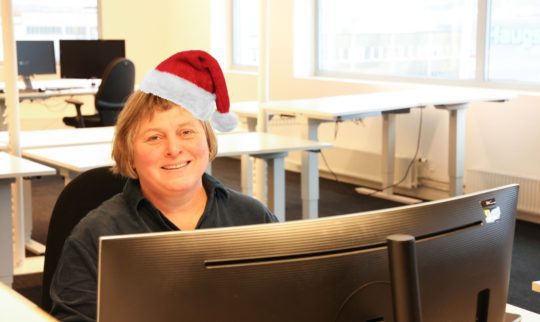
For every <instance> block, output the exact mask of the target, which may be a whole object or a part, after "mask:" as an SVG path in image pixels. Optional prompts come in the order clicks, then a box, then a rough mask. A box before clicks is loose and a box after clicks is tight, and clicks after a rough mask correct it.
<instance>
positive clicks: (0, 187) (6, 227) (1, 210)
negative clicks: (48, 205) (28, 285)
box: [0, 179, 14, 286]
mask: <svg viewBox="0 0 540 322" xmlns="http://www.w3.org/2000/svg"><path fill="white" fill-rule="evenodd" d="M12 182H13V179H0V229H1V233H0V282H2V283H5V284H6V285H9V286H11V284H13V264H14V263H13V231H12V230H13V220H12V214H11V183H12Z"/></svg>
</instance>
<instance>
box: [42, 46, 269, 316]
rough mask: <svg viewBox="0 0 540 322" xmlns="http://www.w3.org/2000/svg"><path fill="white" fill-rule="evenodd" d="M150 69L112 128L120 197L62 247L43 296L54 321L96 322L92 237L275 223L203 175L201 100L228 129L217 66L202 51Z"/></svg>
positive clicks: (206, 151) (210, 153)
mask: <svg viewBox="0 0 540 322" xmlns="http://www.w3.org/2000/svg"><path fill="white" fill-rule="evenodd" d="M156 70H157V72H156V71H152V72H150V73H149V74H148V75H147V76H146V78H145V79H144V80H143V82H142V83H141V89H140V90H138V91H136V92H134V93H133V94H132V95H131V97H130V98H129V99H128V101H127V102H126V105H125V107H124V109H123V110H122V112H121V114H120V116H119V118H118V122H117V125H116V135H115V139H114V143H113V153H112V154H113V158H114V160H115V162H116V165H115V166H114V168H113V170H114V171H115V172H116V173H120V174H122V175H124V176H127V177H128V178H129V180H128V181H127V183H126V185H125V187H124V190H123V192H122V193H120V194H117V195H116V196H114V197H112V198H111V199H109V200H107V201H106V202H104V203H103V204H102V205H101V206H100V207H98V208H97V209H95V210H93V211H91V212H90V213H89V214H88V215H87V216H86V217H85V218H84V219H83V220H81V222H80V223H79V224H78V225H77V226H76V227H75V228H74V229H73V232H72V233H71V235H70V237H69V238H68V239H67V240H66V242H65V244H64V249H63V253H62V257H61V259H60V261H59V263H58V267H57V270H56V272H55V275H54V277H53V281H52V284H51V289H50V293H51V299H52V301H53V308H52V310H51V314H52V315H54V316H56V317H57V318H58V319H60V320H62V321H94V320H95V319H96V287H97V260H98V242H99V237H100V236H105V235H121V234H133V233H145V232H160V231H173V230H192V229H202V228H214V227H227V226H236V225H248V224H259V223H268V222H275V221H277V219H276V217H275V216H274V215H273V214H272V213H271V212H270V211H269V210H268V209H267V208H266V207H265V206H263V205H262V204H261V203H260V202H258V201H257V200H255V199H253V198H251V197H248V196H244V195H242V194H240V193H238V192H236V191H233V190H231V189H229V188H226V187H225V186H223V185H222V184H221V183H220V182H219V181H218V180H217V179H215V178H213V177H212V176H210V175H208V174H206V173H205V170H206V169H207V167H208V165H209V162H211V161H212V160H213V159H214V157H215V156H216V153H217V142H216V137H215V135H214V132H213V129H212V126H211V125H210V122H209V121H207V120H206V119H205V118H208V117H210V115H211V114H212V111H210V112H208V111H207V110H205V109H208V106H209V105H208V104H207V103H208V102H207V101H206V99H207V97H206V96H207V95H206V94H207V93H210V94H211V95H210V96H211V97H216V106H217V111H215V112H214V113H218V114H220V115H214V116H212V121H213V122H214V126H215V127H217V128H219V129H222V130H227V129H230V128H231V125H233V124H234V120H233V121H232V122H231V115H230V114H229V113H228V104H229V103H228V95H227V93H226V87H225V83H224V78H223V75H222V73H221V69H219V65H217V62H216V61H215V60H214V59H213V58H212V57H211V56H210V55H208V54H207V53H205V52H201V51H189V52H180V53H178V54H176V55H173V56H171V57H170V58H168V59H167V60H165V61H164V62H163V63H161V64H160V65H158V67H157V69H156ZM199 83H200V84H199ZM210 83H211V84H210ZM193 86H195V87H196V88H194V87H193ZM223 87H225V89H224V90H225V94H224V92H223ZM186 97H187V99H186ZM201 102H202V104H201ZM211 103H213V102H211ZM212 106H213V105H212Z"/></svg>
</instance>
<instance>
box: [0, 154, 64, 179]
mask: <svg viewBox="0 0 540 322" xmlns="http://www.w3.org/2000/svg"><path fill="white" fill-rule="evenodd" d="M55 173H56V171H54V169H51V168H49V167H47V166H44V165H42V164H39V163H35V162H32V161H29V160H25V159H22V158H17V157H14V156H12V155H10V154H8V153H6V152H0V179H8V178H14V177H24V176H43V175H52V174H55Z"/></svg>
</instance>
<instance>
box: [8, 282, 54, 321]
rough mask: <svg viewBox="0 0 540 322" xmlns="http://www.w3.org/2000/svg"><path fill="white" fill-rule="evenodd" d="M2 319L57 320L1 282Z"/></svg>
mask: <svg viewBox="0 0 540 322" xmlns="http://www.w3.org/2000/svg"><path fill="white" fill-rule="evenodd" d="M0 321H6V322H7V321H10V322H23V321H24V322H44V321H57V320H56V319H55V318H53V317H52V316H50V315H49V314H47V313H45V311H43V310H42V309H41V308H39V307H38V306H37V305H36V304H34V303H32V302H30V301H29V300H28V299H27V298H25V297H24V296H22V295H21V294H19V293H17V292H15V291H14V290H12V289H11V288H9V287H8V286H7V285H6V284H4V283H1V282H0Z"/></svg>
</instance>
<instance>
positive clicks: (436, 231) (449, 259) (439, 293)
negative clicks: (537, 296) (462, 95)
mask: <svg viewBox="0 0 540 322" xmlns="http://www.w3.org/2000/svg"><path fill="white" fill-rule="evenodd" d="M517 198H518V186H517V185H510V186H505V187H500V188H496V189H492V190H487V191H482V192H478V193H473V194H468V195H464V196H459V197H454V198H450V199H446V200H440V201H433V202H426V203H421V204H417V205H409V206H403V207H398V208H390V209H385V210H377V211H370V212H365V213H357V214H349V215H343V216H335V217H326V218H320V219H313V220H299V221H291V222H285V223H275V224H265V225H251V226H242V227H231V228H217V229H207V230H198V231H189V232H173V233H153V234H143V235H127V236H116V237H102V238H101V241H100V260H99V283H98V321H101V322H109V321H121V320H123V321H134V322H137V321H179V320H182V321H235V322H247V321H250V322H252V321H258V322H266V321H280V322H286V321H296V322H297V321H310V322H317V321H320V322H329V321H355V322H359V321H395V320H394V317H393V302H392V295H391V293H392V285H391V284H392V283H391V282H390V280H391V279H390V276H389V268H388V266H389V264H388V262H389V260H388V250H387V243H386V238H387V236H389V235H393V234H409V235H412V236H414V237H415V239H416V265H417V270H418V285H419V294H420V296H419V297H420V303H421V313H422V316H423V321H430V322H432V321H489V322H495V321H497V322H501V321H503V320H504V315H505V305H506V300H507V293H508V284H509V274H510V263H511V253H512V244H513V236H514V225H515V215H516V205H517Z"/></svg>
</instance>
